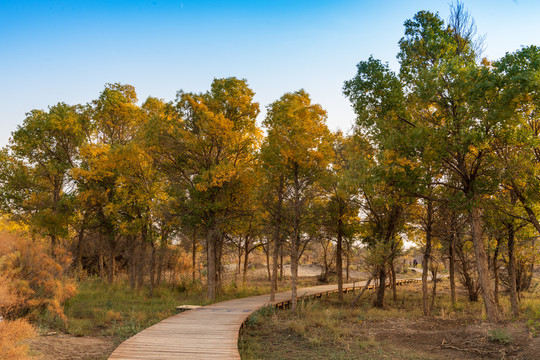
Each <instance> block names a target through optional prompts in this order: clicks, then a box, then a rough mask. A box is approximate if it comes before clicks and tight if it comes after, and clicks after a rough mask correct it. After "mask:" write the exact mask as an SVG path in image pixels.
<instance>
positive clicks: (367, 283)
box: [351, 275, 374, 307]
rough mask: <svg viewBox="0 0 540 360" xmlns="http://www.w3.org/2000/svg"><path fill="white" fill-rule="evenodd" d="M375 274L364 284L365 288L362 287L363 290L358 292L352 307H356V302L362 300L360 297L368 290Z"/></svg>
mask: <svg viewBox="0 0 540 360" xmlns="http://www.w3.org/2000/svg"><path fill="white" fill-rule="evenodd" d="M373 278H374V276H373V275H371V276H370V277H369V279H368V280H367V281H366V284H365V285H364V288H363V289H362V291H360V293H359V294H358V296H356V297H355V298H354V300H353V302H352V303H351V307H354V306H355V305H356V303H357V302H358V300H360V297H361V296H362V294H363V293H364V292H365V291H366V290H367V288H368V287H369V284H370V283H371V280H373Z"/></svg>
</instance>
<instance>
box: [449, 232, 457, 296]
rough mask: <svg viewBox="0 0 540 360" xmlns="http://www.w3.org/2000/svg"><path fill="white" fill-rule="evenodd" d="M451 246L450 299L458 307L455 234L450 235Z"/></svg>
mask: <svg viewBox="0 0 540 360" xmlns="http://www.w3.org/2000/svg"><path fill="white" fill-rule="evenodd" d="M451 231H452V232H453V231H454V230H453V229H452V230H451ZM450 236H451V238H450V245H449V246H448V257H449V262H450V265H449V268H450V269H449V278H450V297H451V299H452V306H456V270H455V254H454V241H455V238H454V234H453V233H452V235H450Z"/></svg>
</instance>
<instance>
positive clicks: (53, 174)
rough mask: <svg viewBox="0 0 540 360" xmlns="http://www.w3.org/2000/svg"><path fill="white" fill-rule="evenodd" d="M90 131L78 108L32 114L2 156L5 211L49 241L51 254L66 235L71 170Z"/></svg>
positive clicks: (70, 207) (72, 190)
mask: <svg viewBox="0 0 540 360" xmlns="http://www.w3.org/2000/svg"><path fill="white" fill-rule="evenodd" d="M87 130H88V121H87V118H86V117H85V116H84V113H83V109H82V107H80V106H70V105H66V104H64V103H59V104H57V105H55V106H52V107H50V108H49V109H48V111H44V110H32V111H31V112H29V113H28V114H27V117H26V119H25V120H24V123H23V125H21V126H19V127H18V128H17V130H16V131H15V132H14V133H13V135H12V138H11V140H10V144H9V145H8V147H7V148H5V149H4V150H3V151H2V154H1V157H2V159H1V160H2V161H1V165H0V189H1V190H0V191H1V192H2V193H1V196H0V198H1V199H2V210H3V211H4V212H7V213H9V214H11V215H12V218H13V219H14V220H16V221H20V222H23V223H26V224H28V225H30V226H31V228H32V229H33V230H35V231H37V232H39V233H42V234H43V235H46V236H48V237H49V238H50V244H51V252H54V248H55V247H56V245H57V243H58V240H59V238H63V237H66V236H67V234H68V226H69V224H70V223H71V218H72V215H71V214H72V212H73V201H72V200H73V196H74V193H75V190H76V189H75V187H74V186H73V181H72V179H71V176H70V171H71V169H72V168H73V167H75V166H77V162H78V151H79V147H80V146H81V145H82V144H83V142H84V141H85V138H86V131H87Z"/></svg>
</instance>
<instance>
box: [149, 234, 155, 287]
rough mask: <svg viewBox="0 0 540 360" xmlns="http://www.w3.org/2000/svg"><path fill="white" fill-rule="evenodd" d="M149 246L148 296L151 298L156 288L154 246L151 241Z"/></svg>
mask: <svg viewBox="0 0 540 360" xmlns="http://www.w3.org/2000/svg"><path fill="white" fill-rule="evenodd" d="M150 245H151V249H152V253H151V256H150V294H151V295H152V296H153V295H154V289H155V287H156V244H155V243H154V241H151V242H150Z"/></svg>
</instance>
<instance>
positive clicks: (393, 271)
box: [390, 261, 397, 301]
mask: <svg viewBox="0 0 540 360" xmlns="http://www.w3.org/2000/svg"><path fill="white" fill-rule="evenodd" d="M390 273H391V274H392V298H393V300H394V301H397V278H396V269H395V266H394V261H392V263H391V264H390Z"/></svg>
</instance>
